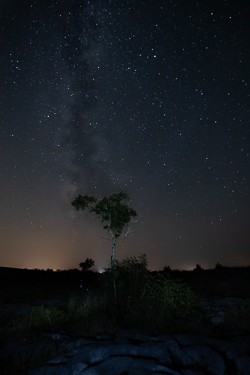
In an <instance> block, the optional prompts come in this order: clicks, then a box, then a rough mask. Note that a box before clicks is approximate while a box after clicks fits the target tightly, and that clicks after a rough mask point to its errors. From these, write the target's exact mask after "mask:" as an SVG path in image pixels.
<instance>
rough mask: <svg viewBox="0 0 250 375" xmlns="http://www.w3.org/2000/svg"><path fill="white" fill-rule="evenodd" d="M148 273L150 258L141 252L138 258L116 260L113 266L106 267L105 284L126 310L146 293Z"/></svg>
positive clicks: (121, 307) (120, 305)
mask: <svg viewBox="0 0 250 375" xmlns="http://www.w3.org/2000/svg"><path fill="white" fill-rule="evenodd" d="M148 275H149V271H148V259H147V256H146V254H141V255H140V256H139V257H138V259H137V258H136V257H130V258H126V259H124V260H122V261H121V262H119V261H118V260H116V261H115V264H114V266H113V267H110V268H107V269H105V273H104V274H103V284H104V283H105V285H108V291H109V293H110V294H111V296H113V297H114V298H115V299H116V303H117V306H118V307H119V308H120V309H122V310H123V311H124V309H125V310H126V308H127V307H131V306H133V305H134V304H137V303H138V301H140V300H141V298H142V297H143V296H144V295H145V291H146V285H147V281H148Z"/></svg>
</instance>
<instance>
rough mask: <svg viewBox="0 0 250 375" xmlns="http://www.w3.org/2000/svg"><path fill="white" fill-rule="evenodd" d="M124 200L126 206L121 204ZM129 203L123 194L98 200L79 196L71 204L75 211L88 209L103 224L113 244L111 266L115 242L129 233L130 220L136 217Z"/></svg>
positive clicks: (113, 258) (112, 258)
mask: <svg viewBox="0 0 250 375" xmlns="http://www.w3.org/2000/svg"><path fill="white" fill-rule="evenodd" d="M125 200H128V202H127V204H124V203H122V202H123V201H125ZM129 203H130V201H129V197H128V196H127V194H126V193H123V192H120V193H119V194H113V195H111V196H109V197H106V196H105V197H102V198H99V199H98V198H95V197H93V196H92V197H89V196H88V195H85V196H82V195H79V196H78V197H76V198H75V199H74V201H73V202H71V204H72V206H73V207H74V208H75V209H76V210H77V211H79V210H82V211H83V210H84V209H85V208H88V209H89V212H90V213H91V212H93V213H94V214H95V215H96V217H97V218H98V219H101V222H102V223H104V225H103V229H107V230H108V232H109V233H110V235H111V237H112V242H113V251H112V257H111V265H112V266H113V265H114V260H115V245H116V240H117V239H118V238H119V237H124V236H127V235H128V234H129V233H131V227H130V223H131V221H132V218H133V217H135V216H137V213H136V211H135V210H133V209H132V208H130V207H129V206H128V205H129ZM125 229H126V230H125Z"/></svg>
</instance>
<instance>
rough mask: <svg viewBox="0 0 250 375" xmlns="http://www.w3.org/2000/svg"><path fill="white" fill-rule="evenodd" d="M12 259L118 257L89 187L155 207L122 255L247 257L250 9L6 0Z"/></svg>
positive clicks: (4, 177) (196, 259)
mask: <svg viewBox="0 0 250 375" xmlns="http://www.w3.org/2000/svg"><path fill="white" fill-rule="evenodd" d="M0 16H1V18H0V21H1V30H0V47H1V51H2V52H1V58H0V62H1V69H0V90H1V92H0V95H1V103H0V104H1V107H0V110H1V139H0V142H1V143H0V149H1V154H0V155H1V158H0V179H1V201H0V207H1V211H2V215H1V222H0V226H1V231H0V236H1V237H0V238H1V257H0V265H3V266H11V267H31V268H33V267H38V268H48V267H50V268H73V267H78V264H79V263H80V262H82V261H84V260H85V259H86V258H87V257H91V258H93V259H94V260H95V262H96V266H97V269H99V270H100V269H101V268H102V267H104V266H106V265H107V262H108V261H109V259H110V254H111V244H110V242H109V241H104V240H103V239H102V238H101V236H103V235H105V232H104V231H103V230H102V226H101V223H99V222H97V221H95V220H93V219H92V218H91V217H90V216H89V215H88V214H87V212H86V213H85V212H84V213H79V212H74V211H73V210H72V207H71V201H72V200H73V199H74V198H75V196H77V195H78V194H82V195H84V194H88V195H95V196H98V197H99V196H103V195H112V194H114V193H118V192H120V191H124V192H126V193H127V194H128V196H129V197H130V198H131V199H132V202H131V207H132V208H134V209H135V210H136V211H137V213H138V214H140V215H141V217H140V220H139V223H137V224H135V225H134V229H135V232H134V235H133V237H131V238H129V239H123V240H122V241H120V242H119V244H118V250H117V256H118V258H119V259H122V258H123V257H126V256H133V255H136V256H137V255H138V254H139V253H141V252H145V253H147V254H148V256H149V264H150V267H151V268H156V269H161V268H163V266H165V265H170V266H171V267H173V268H192V267H194V266H195V264H196V263H199V264H201V265H202V266H204V267H213V266H214V265H215V264H216V262H217V261H218V262H220V263H222V264H224V265H231V266H232V265H247V264H249V263H250V253H249V243H250V234H249V219H250V217H249V216H250V215H249V212H250V211H249V208H250V202H249V177H250V163H249V160H250V144H249V132H250V127H249V126H250V123H249V119H250V116H249V108H250V103H249V66H250V59H249V57H250V53H249V29H248V23H249V22H248V20H249V6H248V5H244V4H241V5H238V4H235V3H233V4H230V2H226V1H224V2H209V3H207V4H204V2H192V3H190V2H186V1H184V0H183V1H169V2H165V1H158V2H155V1H71V2H68V1H52V0H41V1H31V0H29V1H26V2H25V4H20V3H19V2H18V1H9V2H2V5H1V6H0Z"/></svg>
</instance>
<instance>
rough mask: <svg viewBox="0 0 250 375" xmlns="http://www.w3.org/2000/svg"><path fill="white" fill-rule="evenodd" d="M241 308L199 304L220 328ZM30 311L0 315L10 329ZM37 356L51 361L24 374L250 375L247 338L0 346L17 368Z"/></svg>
mask: <svg viewBox="0 0 250 375" xmlns="http://www.w3.org/2000/svg"><path fill="white" fill-rule="evenodd" d="M243 302H244V306H249V305H250V300H249V299H247V300H244V301H242V300H240V299H238V298H232V297H226V298H213V299H211V300H208V299H200V305H201V308H202V309H203V310H204V311H205V312H206V316H207V318H208V319H210V320H211V322H212V323H213V324H214V325H220V324H224V319H225V316H226V314H233V313H234V312H236V311H237V309H238V307H239V305H240V304H242V303H243ZM39 304H40V305H41V304H44V306H45V307H52V306H57V307H63V306H64V302H63V300H47V301H46V300H44V301H39ZM31 310H32V307H31V306H29V305H22V304H10V305H4V306H2V314H5V315H7V316H8V318H9V319H10V321H11V322H12V324H16V323H17V322H18V321H19V320H20V319H21V318H22V317H23V316H25V315H27V314H28V313H29V312H30V311H31ZM42 353H50V356H51V355H52V357H53V359H52V360H50V361H48V362H47V363H46V364H44V365H43V366H42V367H39V368H37V369H34V370H31V371H29V372H28V375H42V374H43V375H44V374H46V375H56V374H60V375H73V374H93V375H94V374H96V375H97V374H110V375H112V374H114V375H115V374H154V373H155V374H157V373H158V374H176V375H177V374H183V375H194V374H197V375H198V374H218V375H232V374H237V375H247V374H250V336H244V335H240V334H239V333H238V334H237V332H234V333H231V335H228V337H227V339H218V338H214V337H211V336H210V337H209V336H205V335H202V334H194V333H189V334H167V335H161V336H157V337H151V336H150V335H149V334H146V333H140V332H137V331H134V330H120V331H117V332H116V334H114V335H103V336H97V337H95V338H93V339H86V338H72V337H69V336H67V335H64V334H60V333H56V334H47V335H46V338H45V339H43V340H42V341H37V342H34V343H30V344H29V343H25V342H23V343H22V344H20V343H19V342H17V341H9V342H5V343H3V344H2V345H1V348H0V361H2V362H8V361H9V362H11V363H14V364H17V365H18V364H19V363H22V361H23V359H24V358H27V356H28V357H30V358H31V359H32V358H35V357H36V356H41V354H42ZM62 353H63V354H62ZM45 362H46V361H45ZM4 374H7V372H5V373H4Z"/></svg>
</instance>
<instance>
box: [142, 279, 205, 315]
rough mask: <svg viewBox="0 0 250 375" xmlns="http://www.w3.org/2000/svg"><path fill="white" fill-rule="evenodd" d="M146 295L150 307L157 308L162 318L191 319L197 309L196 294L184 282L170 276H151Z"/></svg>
mask: <svg viewBox="0 0 250 375" xmlns="http://www.w3.org/2000/svg"><path fill="white" fill-rule="evenodd" d="M146 293H147V303H148V306H150V307H151V308H152V307H154V310H155V308H157V310H158V312H159V313H158V314H159V315H162V316H164V315H174V316H175V317H176V318H177V319H178V318H182V319H183V318H190V317H191V316H192V315H193V313H194V312H195V310H196V308H197V302H198V299H197V296H196V295H195V293H194V292H193V291H192V290H191V289H190V288H189V287H188V286H187V285H186V284H185V283H184V282H183V281H182V280H179V279H177V280H173V279H172V278H171V277H170V276H169V275H167V276H164V275H162V274H156V275H154V276H151V277H150V279H149V283H148V284H147V290H146Z"/></svg>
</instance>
